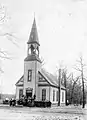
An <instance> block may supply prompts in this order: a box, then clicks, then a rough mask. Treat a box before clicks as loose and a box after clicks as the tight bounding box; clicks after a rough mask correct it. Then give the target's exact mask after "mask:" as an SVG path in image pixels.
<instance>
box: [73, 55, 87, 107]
mask: <svg viewBox="0 0 87 120" xmlns="http://www.w3.org/2000/svg"><path fill="white" fill-rule="evenodd" d="M77 62H78V64H77V65H78V66H75V69H76V70H77V71H79V72H80V73H81V79H82V88H83V89H82V91H83V104H82V108H84V107H85V93H84V67H85V66H86V65H85V64H84V63H83V57H82V56H80V57H79V60H77Z"/></svg>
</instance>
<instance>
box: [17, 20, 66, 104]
mask: <svg viewBox="0 0 87 120" xmlns="http://www.w3.org/2000/svg"><path fill="white" fill-rule="evenodd" d="M27 45H28V49H27V57H26V58H25V59H24V74H23V76H22V77H21V78H20V79H19V80H18V81H17V83H16V99H19V98H21V96H22V95H25V96H27V97H32V96H34V95H35V96H36V100H40V101H41V100H47V101H50V102H51V103H52V104H58V100H59V86H58V79H57V78H56V77H55V76H53V75H52V74H50V73H48V72H47V71H46V70H45V69H43V68H42V67H41V66H42V63H41V60H40V58H39V47H40V43H39V40H38V33H37V27H36V21H35V18H34V21H33V25H32V29H31V32H30V37H29V40H28V42H27ZM60 103H61V105H62V104H65V87H64V86H62V85H61V97H60Z"/></svg>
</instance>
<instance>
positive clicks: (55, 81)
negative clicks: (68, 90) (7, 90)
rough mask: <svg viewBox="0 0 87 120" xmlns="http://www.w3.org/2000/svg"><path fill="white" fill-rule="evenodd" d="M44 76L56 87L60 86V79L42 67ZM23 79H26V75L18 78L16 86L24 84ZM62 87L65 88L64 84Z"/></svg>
mask: <svg viewBox="0 0 87 120" xmlns="http://www.w3.org/2000/svg"><path fill="white" fill-rule="evenodd" d="M39 72H40V73H41V74H42V75H43V76H44V77H45V79H46V80H47V81H48V83H49V84H50V85H52V86H54V87H58V86H59V84H58V79H57V78H56V77H55V76H54V75H52V74H51V73H48V72H47V71H46V70H45V69H41V71H39ZM23 81H24V75H23V76H22V77H21V78H20V79H19V80H18V82H17V83H16V86H23ZM61 88H62V89H65V87H64V86H63V85H61Z"/></svg>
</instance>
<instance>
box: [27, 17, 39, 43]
mask: <svg viewBox="0 0 87 120" xmlns="http://www.w3.org/2000/svg"><path fill="white" fill-rule="evenodd" d="M27 43H28V44H31V43H37V44H38V45H40V44H39V40H38V33H37V27H36V21H35V17H34V21H33V25H32V29H31V32H30V37H29V40H28V42H27Z"/></svg>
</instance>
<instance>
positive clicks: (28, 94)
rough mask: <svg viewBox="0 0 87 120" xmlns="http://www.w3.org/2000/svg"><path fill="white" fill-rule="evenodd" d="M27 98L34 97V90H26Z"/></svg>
mask: <svg viewBox="0 0 87 120" xmlns="http://www.w3.org/2000/svg"><path fill="white" fill-rule="evenodd" d="M26 97H27V98H31V97H32V90H26Z"/></svg>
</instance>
